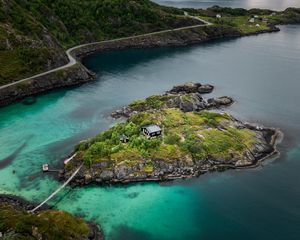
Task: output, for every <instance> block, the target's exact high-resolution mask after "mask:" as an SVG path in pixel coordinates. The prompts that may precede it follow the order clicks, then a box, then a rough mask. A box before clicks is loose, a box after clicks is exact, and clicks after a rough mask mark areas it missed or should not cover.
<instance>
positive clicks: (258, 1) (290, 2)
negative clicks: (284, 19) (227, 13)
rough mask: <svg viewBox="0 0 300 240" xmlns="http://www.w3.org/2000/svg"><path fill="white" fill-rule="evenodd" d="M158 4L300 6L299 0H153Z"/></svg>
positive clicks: (277, 8)
mask: <svg viewBox="0 0 300 240" xmlns="http://www.w3.org/2000/svg"><path fill="white" fill-rule="evenodd" d="M154 2H157V3H159V4H163V5H169V6H174V7H189V8H208V7H211V6H213V5H218V6H222V7H241V8H246V9H250V8H268V9H274V10H284V9H286V8H288V7H300V1H299V0H154Z"/></svg>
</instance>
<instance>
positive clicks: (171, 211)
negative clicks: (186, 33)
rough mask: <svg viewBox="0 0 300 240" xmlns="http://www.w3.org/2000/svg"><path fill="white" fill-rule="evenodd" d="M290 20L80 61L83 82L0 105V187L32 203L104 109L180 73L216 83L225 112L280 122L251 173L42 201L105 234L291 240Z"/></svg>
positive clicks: (294, 30)
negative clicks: (239, 33) (250, 31)
mask: <svg viewBox="0 0 300 240" xmlns="http://www.w3.org/2000/svg"><path fill="white" fill-rule="evenodd" d="M299 42H300V27H299V26H285V27H282V31H281V32H279V33H273V34H265V35H259V36H252V37H245V38H240V39H232V40H226V41H216V42H212V43H208V44H202V45H196V46H192V47H186V48H176V49H170V48H164V49H147V50H124V51H118V52H107V53H102V54H98V55H94V56H91V57H89V58H87V59H86V60H85V61H84V63H85V64H86V65H87V66H88V67H89V68H91V69H92V70H94V71H95V72H97V73H98V79H97V80H96V81H94V82H92V83H89V84H85V85H83V86H80V87H77V88H72V89H68V90H59V91H53V92H51V93H48V94H45V95H42V96H39V97H38V98H37V102H36V103H35V104H33V105H23V104H22V103H18V104H14V105H11V106H8V107H6V108H2V109H0V159H3V160H1V161H0V192H6V193H13V194H17V195H20V196H23V197H25V198H27V199H29V200H35V201H41V200H43V199H44V198H45V197H46V196H47V195H48V194H49V193H50V192H52V191H53V190H54V189H55V188H56V187H58V185H59V183H58V182H56V181H55V180H54V178H53V177H52V176H51V175H49V174H42V173H41V164H43V163H45V162H48V163H50V166H51V167H52V168H60V167H61V164H62V161H61V160H62V159H63V158H64V157H65V156H66V155H67V154H68V153H69V152H70V151H71V150H72V148H73V146H74V145H75V144H76V143H77V142H78V141H80V140H82V139H84V138H87V137H90V136H93V135H95V134H96V133H98V132H99V131H101V130H103V129H106V128H108V127H109V126H110V125H112V124H113V122H112V121H111V120H110V119H109V118H108V117H107V115H108V113H109V112H111V111H112V110H113V109H115V108H117V107H120V106H122V105H126V104H127V103H129V102H130V101H132V100H133V99H136V98H143V97H146V96H148V95H150V94H154V93H160V92H163V91H164V90H167V89H169V88H170V87H171V86H173V85H175V84H178V83H183V82H187V81H199V82H206V83H211V84H214V85H216V91H215V92H214V94H213V95H230V96H233V97H234V98H235V99H236V100H237V102H236V103H235V104H234V105H233V106H232V107H231V108H230V112H231V113H232V114H234V115H235V116H238V117H239V118H242V119H244V120H248V121H252V122H259V123H262V124H265V125H268V126H274V127H278V128H280V129H282V131H283V132H284V133H285V135H286V136H285V138H284V141H283V142H282V144H281V145H280V150H281V152H282V155H281V156H280V157H279V158H278V159H276V160H269V161H267V162H266V163H265V164H264V166H263V167H260V168H258V169H255V170H243V171H227V172H223V173H213V174H207V175H204V176H201V177H200V178H196V179H192V180H186V181H176V182H171V183H168V184H163V185H159V184H134V185H129V186H114V187H99V186H88V187H84V188H76V189H65V190H64V191H62V192H61V193H60V194H59V196H58V197H57V198H55V199H54V200H53V201H52V202H51V204H53V205H54V206H55V207H56V208H59V209H64V210H67V211H70V212H72V213H76V214H79V215H81V216H83V217H85V218H86V219H92V220H94V221H96V222H97V223H98V224H101V225H102V227H103V228H104V231H105V233H106V235H107V236H108V239H219V238H226V239H227V238H228V239H241V238H242V239H254V238H255V239H298V237H299V235H300V188H299V182H300V175H299V170H300V135H299V134H300V127H299V122H300V108H299V107H298V98H299V89H300V77H299V76H300V68H299V66H300V45H299Z"/></svg>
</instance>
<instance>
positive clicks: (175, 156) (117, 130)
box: [77, 108, 255, 174]
mask: <svg viewBox="0 0 300 240" xmlns="http://www.w3.org/2000/svg"><path fill="white" fill-rule="evenodd" d="M233 123H234V121H233V119H232V118H231V116H230V115H228V114H226V113H224V114H223V113H215V112H209V111H202V112H187V113H184V112H182V111H181V110H180V109H175V108H173V109H172V108H170V109H164V110H160V111H146V112H141V113H138V114H136V115H134V116H132V117H131V118H129V119H128V120H127V122H126V123H120V124H117V125H116V126H114V127H112V128H111V129H109V130H107V131H105V132H103V133H101V134H99V135H98V136H96V137H95V138H93V139H91V140H89V141H85V142H83V143H81V144H80V145H79V146H78V147H77V150H78V152H79V155H81V156H82V159H83V160H84V162H85V163H86V165H87V166H91V165H93V164H97V163H102V162H105V163H107V166H108V169H109V168H110V167H111V166H115V165H119V166H120V165H129V166H132V165H134V164H138V163H139V162H146V168H145V171H146V172H151V171H153V165H154V163H153V161H152V160H156V159H161V160H164V161H170V162H172V161H176V160H185V161H186V162H187V163H188V162H191V163H192V162H193V161H202V160H204V159H205V158H206V157H207V156H210V157H212V158H224V159H223V160H224V161H225V162H226V161H229V160H230V159H232V157H236V158H238V157H242V155H243V153H244V152H245V151H247V149H250V148H252V145H253V144H254V143H255V133H254V132H252V131H251V130H249V129H245V128H242V129H238V128H237V127H236V126H234V125H233ZM148 124H155V125H158V126H161V127H162V129H163V134H162V135H161V136H158V137H155V138H150V139H148V137H147V136H145V134H143V133H142V131H141V128H142V127H143V126H145V125H148ZM122 134H125V135H126V136H127V137H128V139H129V141H128V142H127V143H122V142H121V141H120V136H121V135H122ZM136 174H138V172H137V173H136Z"/></svg>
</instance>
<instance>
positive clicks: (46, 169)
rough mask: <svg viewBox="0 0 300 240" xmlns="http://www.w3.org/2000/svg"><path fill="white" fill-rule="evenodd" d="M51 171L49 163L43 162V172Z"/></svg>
mask: <svg viewBox="0 0 300 240" xmlns="http://www.w3.org/2000/svg"><path fill="white" fill-rule="evenodd" d="M48 171H49V164H47V163H45V164H43V172H48Z"/></svg>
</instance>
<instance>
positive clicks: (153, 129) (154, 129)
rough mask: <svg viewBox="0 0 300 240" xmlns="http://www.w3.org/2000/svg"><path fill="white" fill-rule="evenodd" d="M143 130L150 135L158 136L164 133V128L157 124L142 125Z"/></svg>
mask: <svg viewBox="0 0 300 240" xmlns="http://www.w3.org/2000/svg"><path fill="white" fill-rule="evenodd" d="M142 132H143V133H144V134H145V135H146V136H147V137H148V138H151V137H156V136H160V135H161V134H162V129H161V128H160V127H159V126H158V125H156V124H149V125H146V126H143V127H142Z"/></svg>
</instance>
